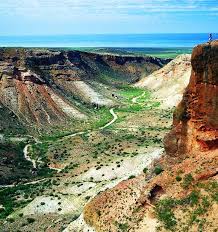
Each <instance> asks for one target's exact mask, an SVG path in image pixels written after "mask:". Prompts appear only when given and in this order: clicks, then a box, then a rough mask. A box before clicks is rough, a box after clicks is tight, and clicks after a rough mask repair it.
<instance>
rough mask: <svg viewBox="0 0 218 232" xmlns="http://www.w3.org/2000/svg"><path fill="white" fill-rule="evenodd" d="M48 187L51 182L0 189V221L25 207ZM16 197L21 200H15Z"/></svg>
mask: <svg viewBox="0 0 218 232" xmlns="http://www.w3.org/2000/svg"><path fill="white" fill-rule="evenodd" d="M50 186H51V182H50V181H45V182H43V183H37V184H34V185H33V184H29V185H24V184H23V185H22V184H20V185H17V186H14V187H10V188H5V189H3V190H1V189H0V205H2V206H3V207H4V209H3V210H2V211H0V219H5V218H6V217H7V216H8V215H10V214H11V213H13V212H14V211H15V210H17V209H19V208H22V207H24V206H26V205H27V204H28V203H29V202H31V201H32V199H34V197H36V196H37V195H38V194H42V192H43V191H44V190H46V189H47V188H49V187H50ZM17 196H21V199H17ZM23 198H24V199H23Z"/></svg>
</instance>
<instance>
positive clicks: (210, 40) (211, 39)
mask: <svg viewBox="0 0 218 232" xmlns="http://www.w3.org/2000/svg"><path fill="white" fill-rule="evenodd" d="M212 41H213V35H212V33H210V34H209V44H210V43H211V42H212Z"/></svg>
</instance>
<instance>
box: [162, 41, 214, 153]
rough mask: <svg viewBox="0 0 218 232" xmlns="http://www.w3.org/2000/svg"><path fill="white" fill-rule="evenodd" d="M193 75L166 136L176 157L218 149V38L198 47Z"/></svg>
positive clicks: (194, 56) (193, 55) (168, 151)
mask: <svg viewBox="0 0 218 232" xmlns="http://www.w3.org/2000/svg"><path fill="white" fill-rule="evenodd" d="M191 63H192V74H191V79H190V82H189V85H188V87H187V89H186V92H185V94H184V96H183V100H182V102H181V103H180V104H179V106H178V107H177V109H176V111H175V113H174V122H173V130H172V131H171V132H170V134H169V135H168V136H167V137H166V138H165V148H166V152H167V153H168V154H170V155H172V156H181V155H184V154H187V153H193V154H195V153H199V152H205V151H215V150H217V149H218V41H214V42H212V43H211V44H208V43H207V44H203V45H199V46H197V47H195V48H194V50H193V54H192V59H191Z"/></svg>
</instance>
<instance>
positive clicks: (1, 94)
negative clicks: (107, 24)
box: [0, 48, 168, 127]
mask: <svg viewBox="0 0 218 232" xmlns="http://www.w3.org/2000/svg"><path fill="white" fill-rule="evenodd" d="M167 62H168V60H165V59H158V58H152V57H134V56H114V55H98V54H92V53H86V52H79V51H58V50H45V49H13V48H8V49H6V48H5V49H0V104H2V105H3V106H4V107H6V108H7V109H9V110H10V111H11V112H13V114H15V115H16V116H17V117H18V119H19V120H20V121H22V122H25V123H27V124H28V125H31V124H33V125H37V126H39V127H43V125H54V124H60V123H62V122H63V123H66V122H67V121H68V120H69V119H79V120H80V119H82V120H83V119H86V118H87V112H86V111H85V108H87V105H90V107H91V106H92V105H99V106H108V107H110V106H112V105H114V104H116V99H114V98H113V97H112V93H111V92H112V91H113V90H111V89H112V88H115V87H116V86H117V85H119V84H127V83H130V82H135V81H136V80H138V79H140V78H141V76H142V74H150V73H151V72H153V71H155V70H157V69H159V68H160V67H162V66H163V65H164V64H165V63H167Z"/></svg>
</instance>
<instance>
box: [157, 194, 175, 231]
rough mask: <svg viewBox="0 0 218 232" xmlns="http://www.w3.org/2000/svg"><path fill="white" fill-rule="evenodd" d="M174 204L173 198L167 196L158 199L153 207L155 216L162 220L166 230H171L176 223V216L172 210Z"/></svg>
mask: <svg viewBox="0 0 218 232" xmlns="http://www.w3.org/2000/svg"><path fill="white" fill-rule="evenodd" d="M175 204H176V203H175V201H174V200H173V199H171V198H168V199H164V200H160V201H159V202H158V203H157V205H156V207H155V212H156V215H157V218H158V219H159V220H160V221H162V222H163V224H164V227H165V228H166V229H168V230H171V229H172V228H173V227H174V226H175V225H176V218H175V216H174V213H173V211H172V208H173V207H174V206H175Z"/></svg>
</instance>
